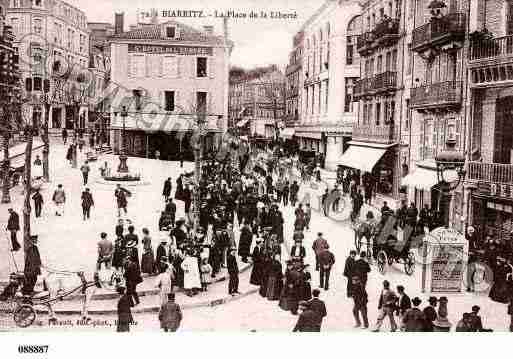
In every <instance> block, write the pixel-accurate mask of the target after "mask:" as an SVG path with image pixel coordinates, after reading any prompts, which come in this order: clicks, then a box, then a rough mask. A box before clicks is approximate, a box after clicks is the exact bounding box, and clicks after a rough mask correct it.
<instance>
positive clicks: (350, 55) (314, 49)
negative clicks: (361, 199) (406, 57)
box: [287, 0, 361, 170]
mask: <svg viewBox="0 0 513 359" xmlns="http://www.w3.org/2000/svg"><path fill="white" fill-rule="evenodd" d="M360 13H361V7H360V5H359V3H358V2H352V1H343V2H341V1H332V0H329V1H326V2H325V3H324V4H323V5H322V6H321V7H320V8H319V10H318V11H317V12H316V13H315V14H314V15H313V16H312V17H311V18H310V19H308V20H307V22H306V23H305V24H304V25H303V26H302V28H301V30H300V32H299V33H298V35H299V34H301V37H302V42H303V43H302V46H300V48H301V49H302V50H301V71H299V74H298V76H297V77H296V78H294V77H293V76H290V81H291V82H290V83H289V84H288V85H287V86H288V87H289V88H290V87H291V85H292V86H294V84H298V86H300V90H299V92H300V99H299V101H298V106H300V111H298V112H299V116H298V121H299V123H298V124H297V125H296V126H295V127H294V137H295V138H296V139H297V141H298V142H299V148H300V150H301V151H302V152H303V154H304V155H305V156H304V158H307V157H310V156H312V155H315V156H316V157H317V158H318V159H319V162H320V163H321V166H323V167H325V168H327V169H331V170H335V169H337V166H338V161H339V158H340V156H341V155H342V153H343V152H344V150H345V149H346V148H347V142H348V141H349V139H350V136H351V131H352V125H353V124H354V123H355V122H356V119H357V108H356V106H353V101H354V100H353V97H352V88H353V85H354V82H355V81H356V79H358V78H359V76H360V67H359V58H358V56H357V55H356V53H355V51H353V50H354V47H353V42H354V41H355V39H356V35H357V34H358V33H359V31H360V30H359V26H360V20H359V15H360ZM298 35H297V36H298ZM293 54H294V52H293Z"/></svg>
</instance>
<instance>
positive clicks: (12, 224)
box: [6, 208, 21, 252]
mask: <svg viewBox="0 0 513 359" xmlns="http://www.w3.org/2000/svg"><path fill="white" fill-rule="evenodd" d="M8 211H9V219H8V220H7V228H6V229H7V230H8V231H9V232H11V245H12V251H13V252H17V251H19V250H20V248H21V246H20V244H19V243H18V239H17V238H16V233H17V232H18V231H19V230H20V216H19V215H18V213H16V212H15V211H14V210H13V209H12V208H9V210H8Z"/></svg>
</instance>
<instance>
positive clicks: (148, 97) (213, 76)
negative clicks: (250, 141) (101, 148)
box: [110, 16, 232, 159]
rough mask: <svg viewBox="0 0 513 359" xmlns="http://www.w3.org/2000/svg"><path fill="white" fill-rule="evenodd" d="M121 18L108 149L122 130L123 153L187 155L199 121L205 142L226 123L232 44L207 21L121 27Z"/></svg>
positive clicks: (114, 49)
mask: <svg viewBox="0 0 513 359" xmlns="http://www.w3.org/2000/svg"><path fill="white" fill-rule="evenodd" d="M120 20H121V19H120V17H119V16H118V17H117V18H116V24H115V30H116V33H115V34H114V35H113V36H112V37H111V38H110V48H111V64H112V70H111V79H112V82H113V83H114V84H116V86H117V87H118V89H119V91H118V93H117V96H116V98H115V99H113V101H114V102H113V103H112V108H111V114H110V115H111V121H110V123H111V132H110V133H111V135H110V136H111V146H112V147H113V149H114V152H116V153H117V152H119V151H120V149H121V146H120V145H121V136H122V133H123V131H122V130H123V128H125V129H126V142H124V143H123V144H124V145H125V146H126V150H127V152H128V154H131V155H137V156H147V157H148V156H150V157H151V156H154V155H155V152H156V151H157V150H158V151H159V152H160V155H161V158H164V159H171V158H177V157H178V156H180V155H182V154H183V155H189V156H190V155H191V143H190V142H191V141H190V140H189V136H190V135H192V133H193V131H194V130H195V128H196V125H197V122H198V121H200V122H204V121H205V122H206V123H205V124H204V125H201V126H202V128H203V131H204V134H205V141H206V145H207V147H208V146H211V145H212V143H213V141H214V137H215V136H214V134H216V133H222V132H223V131H225V130H226V126H227V115H228V70H229V59H230V53H231V48H232V44H231V42H230V41H229V40H228V39H227V38H226V36H218V35H215V34H214V32H213V27H212V26H206V27H204V29H203V30H202V31H200V30H197V29H194V28H192V27H190V26H188V25H185V24H183V23H179V22H176V21H168V22H164V23H161V24H151V25H143V26H140V27H138V28H136V29H133V30H130V31H126V32H124V31H122V25H121V26H120V25H119V23H120ZM224 31H225V34H227V25H226V22H225V26H224ZM123 106H125V107H126V111H127V113H123V112H122V108H123ZM123 114H125V115H126V116H125V117H123V116H122V115H123Z"/></svg>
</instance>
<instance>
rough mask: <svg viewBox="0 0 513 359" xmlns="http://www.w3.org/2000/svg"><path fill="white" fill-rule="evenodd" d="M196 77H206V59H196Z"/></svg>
mask: <svg viewBox="0 0 513 359" xmlns="http://www.w3.org/2000/svg"><path fill="white" fill-rule="evenodd" d="M196 77H207V58H206V57H198V58H196Z"/></svg>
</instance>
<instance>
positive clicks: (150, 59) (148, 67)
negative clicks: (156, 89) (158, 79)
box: [143, 55, 153, 77]
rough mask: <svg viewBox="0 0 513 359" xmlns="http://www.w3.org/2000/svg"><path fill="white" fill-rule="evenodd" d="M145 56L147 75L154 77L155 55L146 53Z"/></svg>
mask: <svg viewBox="0 0 513 359" xmlns="http://www.w3.org/2000/svg"><path fill="white" fill-rule="evenodd" d="M143 58H144V65H145V77H153V72H152V65H153V55H145V56H144V57H143Z"/></svg>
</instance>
